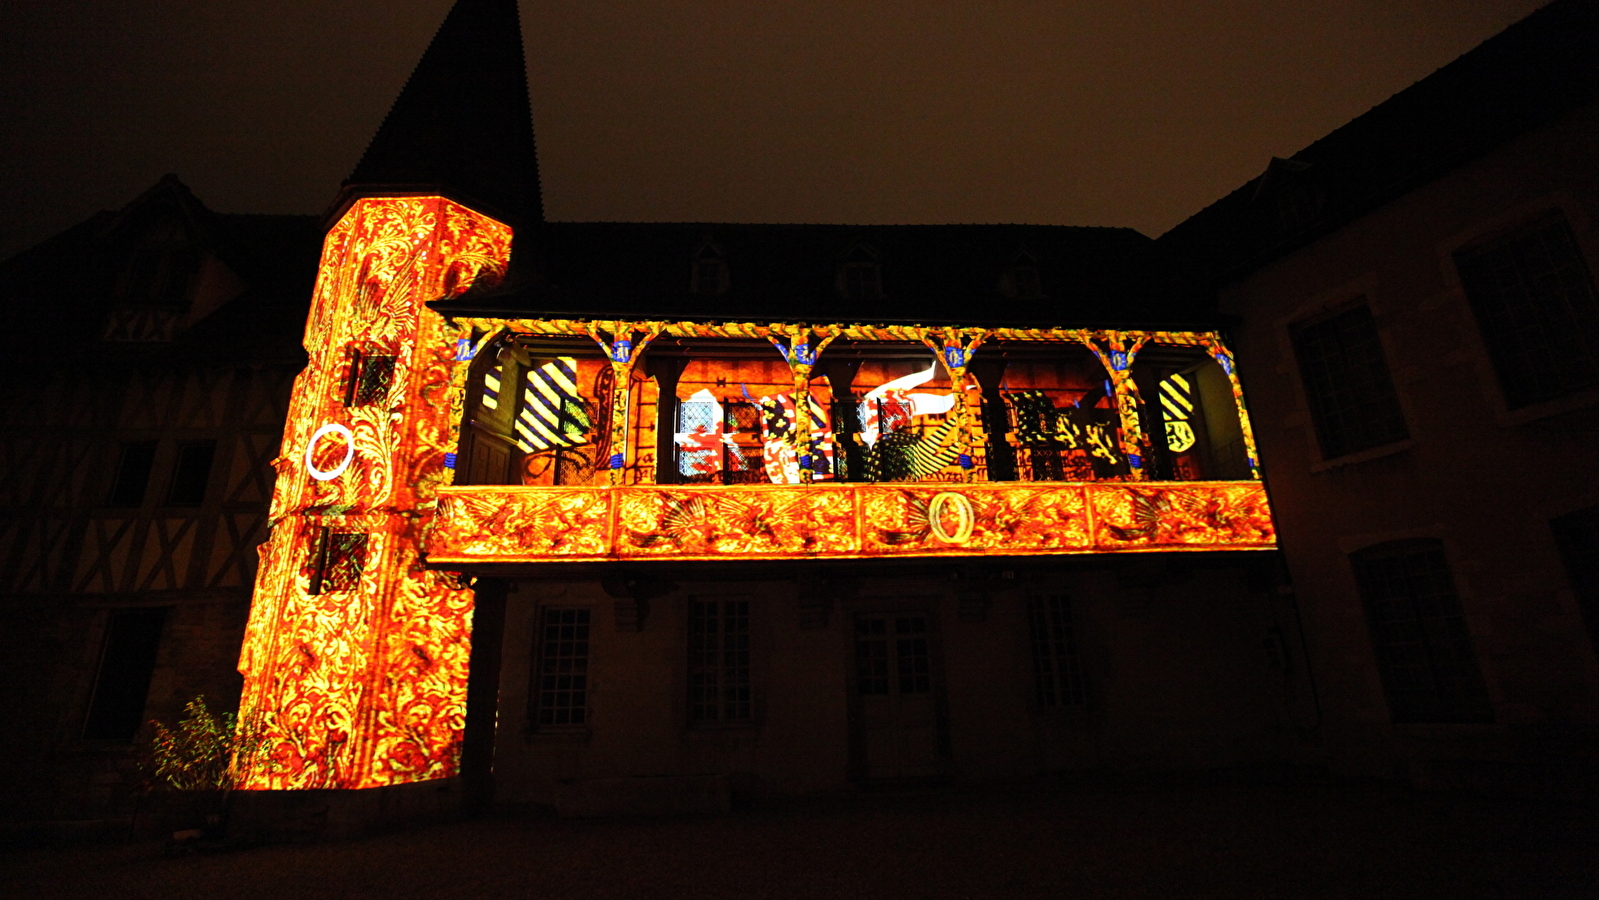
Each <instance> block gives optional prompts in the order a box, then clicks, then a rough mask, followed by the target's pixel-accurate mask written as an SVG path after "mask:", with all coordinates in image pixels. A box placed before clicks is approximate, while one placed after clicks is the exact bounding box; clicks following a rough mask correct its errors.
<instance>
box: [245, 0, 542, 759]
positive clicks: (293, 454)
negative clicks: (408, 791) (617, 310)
mask: <svg viewBox="0 0 1599 900" xmlns="http://www.w3.org/2000/svg"><path fill="white" fill-rule="evenodd" d="M541 220H542V208H541V203H540V197H539V187H538V170H537V163H536V160H535V156H534V143H533V128H532V118H531V114H530V111H529V106H528V98H527V79H526V73H525V67H524V62H523V55H522V42H521V30H520V26H519V22H518V15H517V5H516V2H515V0H459V2H457V3H456V4H455V7H454V8H453V9H452V10H451V12H450V14H449V16H448V18H446V20H445V21H444V24H443V25H442V26H441V27H440V29H439V31H438V33H437V35H435V37H434V39H433V41H432V43H431V44H430V45H429V47H428V49H427V52H426V54H425V55H424V56H423V58H422V61H421V62H420V63H419V64H418V66H417V68H416V70H415V72H413V73H412V76H411V78H410V80H409V81H408V82H407V83H406V85H405V88H404V90H403V91H402V92H401V94H400V96H399V99H398V100H397V101H396V102H395V104H394V107H393V109H391V110H390V112H389V115H388V117H387V119H385V121H384V123H383V125H382V127H381V128H380V129H379V131H378V133H377V136H376V137H375V138H374V139H373V141H372V143H371V145H370V146H369V147H368V148H367V151H366V154H365V155H364V156H363V157H362V159H361V162H360V164H359V165H358V166H357V167H356V169H355V172H354V174H353V175H352V176H351V178H350V179H349V180H348V181H347V182H346V183H345V186H344V189H343V191H342V192H341V194H340V196H339V199H338V201H337V203H336V204H335V206H334V209H333V211H332V214H331V215H330V217H329V221H330V223H331V224H330V227H329V229H328V233H327V238H326V241H325V243H324V246H323V251H322V261H321V265H320V269H319V272H318V277H317V284H316V289H315V295H314V297H313V299H312V305H311V312H310V316H309V318H308V320H307V322H306V329H305V349H306V351H307V353H308V354H309V357H310V358H309V362H308V364H307V365H306V368H305V370H304V371H303V372H302V373H301V374H300V376H299V378H298V379H297V380H296V382H295V388H294V393H293V398H292V401H291V405H290V408H289V414H288V422H287V427H286V428H285V431H284V437H283V445H282V451H281V454H280V456H279V458H278V459H277V460H276V461H275V463H274V465H275V467H276V469H277V472H278V478H277V485H276V490H275V494H274V497H273V502H272V512H271V525H272V531H271V537H270V538H269V540H268V541H267V543H266V544H264V545H263V546H262V548H261V567H260V571H259V575H258V577H257V580H256V587H255V595H254V599H253V601H252V606H251V611H250V622H249V627H248V631H247V634H246V638H245V642H244V649H243V653H242V655H241V657H240V660H239V670H240V671H241V672H242V673H243V674H244V676H245V686H244V696H243V701H242V707H241V718H242V719H243V721H244V725H243V728H244V729H245V731H246V732H247V733H250V734H255V735H258V736H259V737H260V739H261V740H260V741H259V746H258V748H257V750H256V752H254V753H253V754H251V756H250V757H249V758H248V759H247V760H246V761H245V763H244V764H243V769H244V772H243V775H244V778H243V786H245V787H248V788H256V789H264V788H316V787H329V788H364V787H374V786H380V785H387V784H398V783H404V782H411V781H422V780H428V779H434V778H442V777H447V776H450V775H453V774H455V773H456V772H457V771H458V768H459V760H460V750H461V744H462V736H463V729H464V726H465V718H466V682H467V670H468V659H469V656H470V645H471V621H472V610H473V593H472V591H471V590H470V589H469V588H467V587H466V586H465V585H463V584H462V583H460V581H459V579H458V578H457V577H456V576H455V575H453V574H449V573H440V572H433V571H428V570H425V569H424V568H423V566H422V564H421V559H420V555H419V554H420V539H421V536H422V534H423V531H424V529H425V528H426V527H427V525H428V523H429V521H430V518H431V517H432V515H433V511H434V506H435V503H436V490H437V488H438V487H439V486H440V485H441V484H446V483H448V480H449V474H450V467H451V466H452V465H453V464H454V453H453V451H454V448H455V443H456V430H457V429H458V427H459V421H460V410H459V409H458V408H455V409H452V408H451V406H452V404H451V402H450V401H449V400H448V399H447V398H448V397H450V396H457V395H458V394H459V392H458V391H453V392H452V391H451V390H450V387H451V383H452V379H455V378H459V377H461V376H462V374H463V372H464V368H465V367H464V366H460V365H457V358H458V356H460V355H462V351H460V350H458V347H457V344H458V342H460V341H461V340H462V338H463V337H464V338H465V343H464V344H463V345H462V346H464V347H465V348H467V349H466V350H465V354H466V355H470V347H471V335H470V334H466V335H464V336H463V335H458V334H456V333H455V329H454V327H453V326H451V325H449V324H448V323H446V322H445V320H444V319H443V317H441V316H440V315H438V314H437V313H434V312H432V311H431V310H429V309H428V308H427V307H426V305H425V304H426V303H427V302H429V301H432V300H436V299H439V298H442V297H448V296H453V295H454V294H457V293H460V292H461V291H464V290H466V289H467V288H468V287H470V286H471V285H472V284H473V283H474V282H478V281H480V280H482V279H491V280H492V279H497V278H499V277H501V275H502V274H503V273H504V271H505V270H506V267H507V265H508V261H509V256H510V244H511V234H512V227H513V226H514V227H523V228H527V227H531V226H536V225H537V223H539V222H540V221H541Z"/></svg>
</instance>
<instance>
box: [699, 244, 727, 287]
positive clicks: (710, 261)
mask: <svg viewBox="0 0 1599 900" xmlns="http://www.w3.org/2000/svg"><path fill="white" fill-rule="evenodd" d="M727 288H728V278H727V260H725V259H723V258H722V253H721V251H720V250H719V249H718V248H717V246H716V245H715V244H712V243H710V242H708V241H707V242H706V243H705V244H704V245H702V246H701V247H700V249H699V250H697V251H695V253H694V275H693V283H692V285H691V289H692V290H693V291H694V293H696V294H707V295H714V294H724V293H726V292H727Z"/></svg>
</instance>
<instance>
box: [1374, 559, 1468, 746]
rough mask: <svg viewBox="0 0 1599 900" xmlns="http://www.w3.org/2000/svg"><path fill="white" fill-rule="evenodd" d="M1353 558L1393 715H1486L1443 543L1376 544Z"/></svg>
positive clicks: (1407, 718)
mask: <svg viewBox="0 0 1599 900" xmlns="http://www.w3.org/2000/svg"><path fill="white" fill-rule="evenodd" d="M1351 561H1352V563H1353V564H1354V569H1355V580H1356V582H1357V583H1358V584H1359V586H1360V595H1361V600H1362V601H1363V602H1364V605H1365V607H1366V621H1367V624H1368V625H1369V626H1370V629H1371V640H1372V644H1373V646H1374V649H1375V650H1376V654H1377V665H1378V668H1379V671H1380V674H1381V676H1382V683H1383V690H1384V692H1385V693H1386V694H1387V696H1388V708H1389V711H1390V712H1391V713H1392V715H1393V720H1394V721H1395V722H1489V721H1492V719H1493V713H1492V710H1491V709H1490V707H1489V704H1488V692H1487V689H1486V687H1484V685H1483V680H1482V672H1481V671H1480V670H1479V669H1478V667H1477V657H1476V655H1475V654H1474V653H1473V652H1472V648H1471V634H1470V633H1469V632H1468V630H1467V628H1466V618H1465V614H1464V613H1463V612H1462V611H1461V608H1460V598H1459V597H1458V596H1457V595H1456V594H1455V585H1454V581H1453V579H1452V578H1451V577H1450V575H1449V566H1448V563H1447V562H1446V561H1445V560H1444V552H1443V546H1442V544H1440V543H1439V542H1438V541H1435V540H1420V541H1400V542H1396V543H1391V544H1382V545H1379V546H1376V547H1371V548H1368V549H1366V550H1362V551H1360V552H1359V553H1356V554H1354V556H1353V557H1351Z"/></svg>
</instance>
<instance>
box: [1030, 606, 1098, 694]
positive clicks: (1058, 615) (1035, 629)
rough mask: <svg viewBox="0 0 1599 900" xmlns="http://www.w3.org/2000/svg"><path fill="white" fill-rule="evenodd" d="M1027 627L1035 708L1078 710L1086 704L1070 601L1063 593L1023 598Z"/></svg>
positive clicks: (1085, 692)
mask: <svg viewBox="0 0 1599 900" xmlns="http://www.w3.org/2000/svg"><path fill="white" fill-rule="evenodd" d="M1027 624H1028V630H1029V632H1030V633H1031V635H1032V644H1033V683H1034V685H1035V689H1036V697H1037V698H1038V705H1039V706H1044V707H1081V706H1083V705H1084V704H1085V703H1086V702H1087V691H1086V690H1085V689H1084V685H1083V672H1082V667H1081V665H1080V664H1079V663H1078V659H1077V636H1076V634H1075V632H1074V631H1073V628H1072V608H1071V599H1070V598H1068V597H1067V596H1066V595H1065V594H1048V595H1035V596H1030V597H1028V598H1027Z"/></svg>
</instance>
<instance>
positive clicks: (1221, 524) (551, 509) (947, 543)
mask: <svg viewBox="0 0 1599 900" xmlns="http://www.w3.org/2000/svg"><path fill="white" fill-rule="evenodd" d="M440 494H441V498H440V502H439V513H438V517H437V519H436V520H435V521H434V523H433V530H432V532H431V534H430V536H429V539H428V546H427V552H428V559H429V561H430V562H432V563H434V564H438V565H451V564H459V565H470V564H478V563H509V562H563V561H566V562H577V561H585V560H587V561H592V560H605V559H613V560H639V559H673V560H687V559H707V560H708V559H730V558H736V559H850V558H862V557H885V556H948V555H958V556H982V555H996V556H1026V555H1039V554H1062V553H1108V552H1129V551H1133V552H1136V551H1151V550H1160V551H1183V550H1269V549H1272V548H1273V547H1275V546H1276V545H1275V532H1274V530H1273V527H1272V522H1271V514H1270V509H1269V507H1268V506H1267V503H1266V493H1265V488H1264V486H1263V485H1261V484H1260V483H1259V482H1254V481H1216V482H1183V483H1176V484H1151V483H1148V482H1142V483H1137V484H1133V483H1126V484H1117V483H1107V484H1091V483H1090V484H1083V483H1072V484H960V483H955V484H930V485H918V484H908V485H897V484H825V485H824V484H812V485H792V486H790V485H761V486H752V487H739V486H704V487H699V486H687V485H677V486H670V487H667V486H644V485H638V486H627V487H618V488H607V487H599V488H569V489H551V488H539V487H505V486H497V487H450V488H444V489H442V490H441V491H440Z"/></svg>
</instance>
